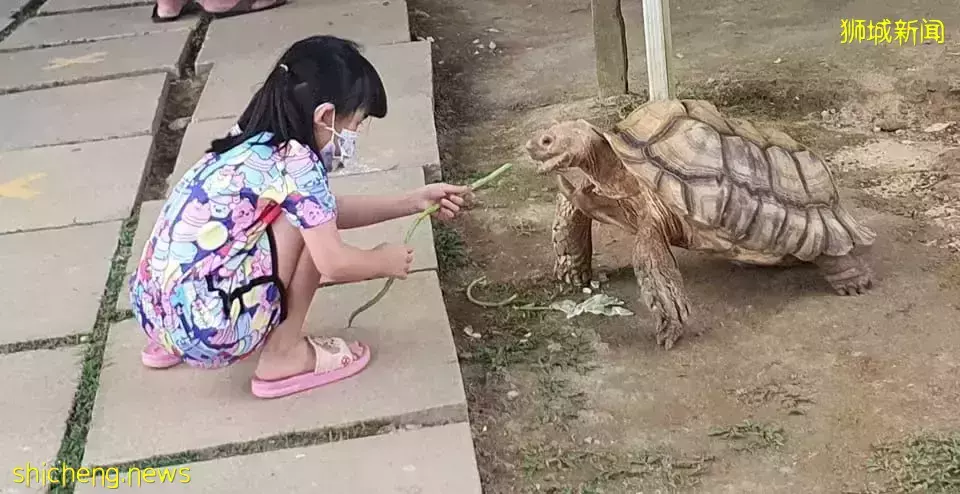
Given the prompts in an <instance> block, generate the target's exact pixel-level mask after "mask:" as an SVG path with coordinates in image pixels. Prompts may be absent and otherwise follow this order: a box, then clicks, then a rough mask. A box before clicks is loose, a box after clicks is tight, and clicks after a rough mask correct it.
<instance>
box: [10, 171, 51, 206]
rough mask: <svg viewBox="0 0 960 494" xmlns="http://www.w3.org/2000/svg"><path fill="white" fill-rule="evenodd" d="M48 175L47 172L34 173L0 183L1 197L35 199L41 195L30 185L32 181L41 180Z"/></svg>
mask: <svg viewBox="0 0 960 494" xmlns="http://www.w3.org/2000/svg"><path fill="white" fill-rule="evenodd" d="M46 176H47V174H46V173H34V174H33V175H27V176H25V177H20V178H16V179H13V180H11V181H9V182H7V183H3V184H0V197H7V198H10V199H24V200H28V199H33V198H34V197H36V196H37V195H39V194H40V192H37V191H36V190H34V189H33V187H31V186H30V184H31V182H34V181H36V180H40V179H41V178H44V177H46Z"/></svg>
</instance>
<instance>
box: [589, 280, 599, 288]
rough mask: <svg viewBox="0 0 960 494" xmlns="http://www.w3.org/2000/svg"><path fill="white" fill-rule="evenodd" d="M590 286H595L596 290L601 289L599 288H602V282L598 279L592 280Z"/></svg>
mask: <svg viewBox="0 0 960 494" xmlns="http://www.w3.org/2000/svg"><path fill="white" fill-rule="evenodd" d="M590 288H593V289H594V290H599V289H600V282H599V281H597V280H593V281H591V282H590Z"/></svg>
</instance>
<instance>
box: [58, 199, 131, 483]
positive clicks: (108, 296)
mask: <svg viewBox="0 0 960 494" xmlns="http://www.w3.org/2000/svg"><path fill="white" fill-rule="evenodd" d="M139 215H140V213H139V210H138V211H136V212H134V214H133V216H131V217H130V218H128V219H127V221H126V222H124V224H123V227H122V228H121V230H120V238H119V240H118V241H117V249H116V251H115V252H114V255H113V262H112V263H111V264H110V272H109V274H108V276H107V284H106V286H105V287H104V289H103V296H101V298H100V308H99V309H98V311H97V318H96V322H95V323H94V326H93V330H92V331H91V333H90V335H89V340H88V343H87V347H86V351H85V353H84V357H83V370H82V372H81V374H80V384H79V385H78V386H77V392H76V394H75V395H74V397H73V406H72V407H71V409H70V415H69V417H68V418H67V428H66V431H65V432H64V434H63V440H62V441H61V443H60V451H59V452H58V453H57V461H56V463H55V464H57V465H68V466H72V467H79V466H80V464H81V461H82V460H83V452H84V447H85V445H86V441H87V432H88V431H89V429H90V419H91V417H92V414H93V404H94V400H95V399H96V397H97V388H98V387H99V383H100V371H101V369H102V367H103V352H104V350H105V348H106V344H107V333H108V331H109V330H110V325H111V324H112V323H113V322H114V321H115V320H116V318H117V311H116V307H117V296H118V294H119V293H120V291H121V287H122V286H123V283H124V282H125V281H126V278H127V274H126V265H127V259H128V258H129V257H130V248H131V246H132V245H133V236H134V233H135V232H136V229H137V220H138V218H139ZM73 489H74V483H73V479H71V480H70V481H68V482H67V483H66V484H63V485H59V484H58V485H56V486H53V487H52V488H51V490H50V491H51V492H52V493H54V494H67V493H72V492H73Z"/></svg>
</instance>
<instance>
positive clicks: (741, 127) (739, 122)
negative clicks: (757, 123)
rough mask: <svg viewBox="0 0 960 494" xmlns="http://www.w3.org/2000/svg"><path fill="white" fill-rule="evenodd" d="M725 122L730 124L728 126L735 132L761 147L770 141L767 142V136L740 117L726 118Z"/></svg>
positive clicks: (767, 144)
mask: <svg viewBox="0 0 960 494" xmlns="http://www.w3.org/2000/svg"><path fill="white" fill-rule="evenodd" d="M727 124H729V125H730V128H731V129H733V132H734V133H735V134H737V135H738V136H741V137H743V138H745V139H749V140H751V141H753V143H754V144H756V145H757V146H760V148H761V149H762V148H765V147H767V146H769V145H770V143H769V142H767V138H766V137H764V135H763V134H762V133H760V131H759V130H757V128H756V127H754V126H753V124H752V123H750V122H749V121H747V120H744V119H742V118H728V119H727Z"/></svg>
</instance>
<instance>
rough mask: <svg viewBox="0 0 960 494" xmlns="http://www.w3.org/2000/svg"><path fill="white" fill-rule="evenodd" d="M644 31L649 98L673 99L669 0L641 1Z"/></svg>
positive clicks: (651, 99)
mask: <svg viewBox="0 0 960 494" xmlns="http://www.w3.org/2000/svg"><path fill="white" fill-rule="evenodd" d="M643 33H644V36H645V38H646V43H647V79H648V81H649V87H650V101H654V100H665V99H672V98H673V97H674V89H673V77H672V74H671V71H670V65H671V62H670V60H671V58H672V57H671V55H672V54H673V42H672V40H671V36H670V0H643Z"/></svg>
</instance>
